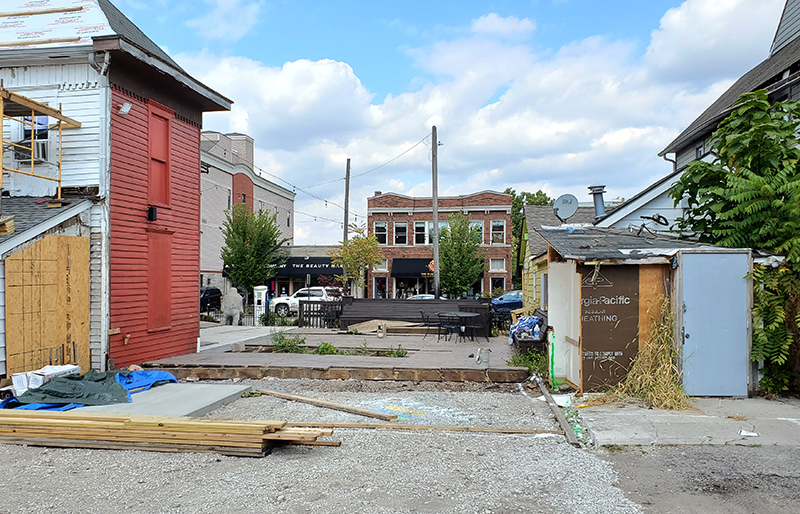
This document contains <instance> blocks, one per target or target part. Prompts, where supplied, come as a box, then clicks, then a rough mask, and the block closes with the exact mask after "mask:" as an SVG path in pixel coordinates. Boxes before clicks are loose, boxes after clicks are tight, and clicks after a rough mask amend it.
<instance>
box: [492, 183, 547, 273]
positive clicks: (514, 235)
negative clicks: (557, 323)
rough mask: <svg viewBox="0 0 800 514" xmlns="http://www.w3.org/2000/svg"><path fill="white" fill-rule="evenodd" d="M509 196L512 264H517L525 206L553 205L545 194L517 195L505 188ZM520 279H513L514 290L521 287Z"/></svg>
mask: <svg viewBox="0 0 800 514" xmlns="http://www.w3.org/2000/svg"><path fill="white" fill-rule="evenodd" d="M503 192H504V193H506V194H509V195H511V227H512V229H511V240H512V244H513V248H512V250H511V251H512V256H513V257H512V259H513V260H512V262H514V263H516V262H518V257H519V256H518V255H517V254H518V252H519V241H520V239H522V225H523V223H524V222H525V206H526V205H553V199H552V198H550V197H549V196H547V193H545V192H544V191H542V190H541V189H540V190H539V191H536V192H535V193H526V192H524V191H523V192H521V193H520V194H517V192H516V191H514V190H513V189H512V188H510V187H509V188H506V190H505V191H503ZM521 280H522V277H517V276H515V277H513V284H514V289H520V288H521V287H522V282H521Z"/></svg>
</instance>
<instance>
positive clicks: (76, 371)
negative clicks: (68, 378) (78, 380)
mask: <svg viewBox="0 0 800 514" xmlns="http://www.w3.org/2000/svg"><path fill="white" fill-rule="evenodd" d="M80 374H81V367H80V366H78V365H77V364H64V365H63V366H45V367H43V368H42V369H39V370H36V371H34V372H32V373H30V378H29V379H28V388H29V389H36V388H37V387H40V386H41V385H42V384H45V383H47V382H48V381H50V380H52V379H54V378H56V377H61V376H64V375H80Z"/></svg>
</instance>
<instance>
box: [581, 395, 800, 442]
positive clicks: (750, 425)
mask: <svg viewBox="0 0 800 514" xmlns="http://www.w3.org/2000/svg"><path fill="white" fill-rule="evenodd" d="M693 404H694V409H693V410H691V411H665V410H658V409H647V408H644V407H639V406H632V405H626V406H614V405H603V406H598V407H584V408H581V409H578V410H579V412H580V413H581V416H582V418H583V420H584V422H585V423H586V425H587V426H588V427H589V430H590V432H591V434H592V437H593V439H594V441H595V443H596V445H598V446H606V445H622V446H630V445H643V446H651V445H740V446H794V447H798V446H800V400H797V399H782V400H775V401H771V400H765V399H763V398H743V399H738V398H737V399H733V398H694V399H693Z"/></svg>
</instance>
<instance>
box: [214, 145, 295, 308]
mask: <svg viewBox="0 0 800 514" xmlns="http://www.w3.org/2000/svg"><path fill="white" fill-rule="evenodd" d="M253 146H254V145H253V138H251V137H250V136H248V135H246V134H237V133H232V134H221V133H219V132H203V133H202V134H201V139H200V150H201V152H200V287H206V286H214V287H219V288H220V289H221V290H222V291H223V292H225V288H224V286H225V280H224V279H223V277H222V259H221V258H220V250H221V249H222V247H223V245H224V244H225V241H224V237H223V234H222V227H223V224H224V223H225V211H227V210H229V209H230V208H231V207H232V206H233V204H234V203H246V204H247V205H248V206H249V207H250V209H251V210H253V211H254V212H259V211H263V212H269V213H275V215H276V221H277V223H278V227H279V228H280V229H281V233H282V235H283V237H285V238H288V239H289V241H288V243H287V244H288V245H292V244H293V243H294V198H295V193H293V192H292V191H289V190H288V189H286V188H283V187H281V186H279V185H277V184H275V183H273V182H270V181H269V180H267V179H265V178H264V177H262V176H261V175H260V174H259V173H257V172H256V171H255V166H254V148H253Z"/></svg>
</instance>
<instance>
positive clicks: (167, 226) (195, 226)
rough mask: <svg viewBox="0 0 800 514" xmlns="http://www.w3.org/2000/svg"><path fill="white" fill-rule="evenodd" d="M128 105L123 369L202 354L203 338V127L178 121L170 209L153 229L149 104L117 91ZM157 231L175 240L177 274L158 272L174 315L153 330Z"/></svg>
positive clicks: (115, 236)
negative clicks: (152, 247) (151, 243)
mask: <svg viewBox="0 0 800 514" xmlns="http://www.w3.org/2000/svg"><path fill="white" fill-rule="evenodd" d="M126 102H127V103H129V104H131V105H132V107H131V110H130V112H128V113H127V114H120V113H119V112H118V109H112V110H111V116H112V118H111V124H112V126H111V162H110V168H111V185H110V215H111V223H110V225H111V226H110V231H111V238H110V281H111V283H110V291H109V295H110V298H109V300H110V310H111V312H110V327H111V329H112V330H113V329H119V330H120V333H119V334H117V335H112V336H110V345H109V357H110V358H112V359H114V360H115V364H116V365H117V366H125V365H128V364H133V363H140V362H143V361H148V360H153V359H159V358H165V357H171V356H175V355H181V354H186V353H191V352H194V351H195V350H196V347H197V337H198V334H199V325H198V285H197V280H198V275H199V246H200V212H199V205H200V194H199V191H200V178H199V171H198V170H199V169H200V129H199V128H198V127H197V126H195V125H193V124H191V123H188V122H186V121H184V120H183V119H182V118H178V117H173V118H172V119H171V127H172V136H171V142H170V183H169V187H170V200H169V206H166V207H165V206H159V207H158V219H157V221H155V222H152V223H149V222H147V219H146V212H147V207H148V200H147V198H148V183H147V176H148V174H147V170H148V140H147V139H148V136H147V134H148V130H147V112H148V106H147V102H146V100H145V99H143V98H141V97H137V96H133V95H130V94H126V93H125V92H123V91H120V90H118V89H114V90H113V93H112V103H113V104H115V105H121V104H123V103H126ZM173 116H174V115H173ZM153 233H155V234H169V235H170V237H169V238H168V239H169V240H170V241H171V261H172V266H171V273H170V272H167V271H165V270H161V269H158V270H155V271H156V272H157V273H158V274H159V276H161V275H165V274H168V275H170V276H171V282H170V285H169V287H168V288H167V289H166V290H167V291H169V293H168V294H169V298H168V299H164V298H161V299H160V300H159V302H160V303H159V305H162V306H163V305H166V306H167V307H165V308H168V309H169V310H170V315H169V318H168V326H165V327H158V329H154V328H153V327H152V325H151V328H150V329H148V316H149V315H151V314H152V312H149V309H148V276H149V275H150V273H151V272H150V270H149V266H152V265H153V263H152V262H151V259H149V258H148V234H153ZM149 239H152V237H151V238H149ZM151 282H152V281H151ZM126 336H128V337H127V338H126Z"/></svg>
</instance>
